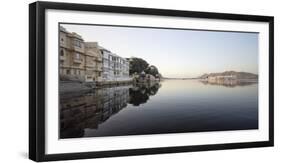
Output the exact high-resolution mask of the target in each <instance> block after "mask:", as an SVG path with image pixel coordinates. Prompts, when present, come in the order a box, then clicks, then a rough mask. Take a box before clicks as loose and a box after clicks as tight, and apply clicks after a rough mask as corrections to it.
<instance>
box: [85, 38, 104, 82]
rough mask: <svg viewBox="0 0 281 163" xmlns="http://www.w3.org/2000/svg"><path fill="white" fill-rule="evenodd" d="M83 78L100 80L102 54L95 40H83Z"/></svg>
mask: <svg viewBox="0 0 281 163" xmlns="http://www.w3.org/2000/svg"><path fill="white" fill-rule="evenodd" d="M85 60H86V61H85V62H86V63H85V80H86V81H101V79H102V64H103V63H102V54H101V51H100V50H99V48H98V43H97V42H85Z"/></svg>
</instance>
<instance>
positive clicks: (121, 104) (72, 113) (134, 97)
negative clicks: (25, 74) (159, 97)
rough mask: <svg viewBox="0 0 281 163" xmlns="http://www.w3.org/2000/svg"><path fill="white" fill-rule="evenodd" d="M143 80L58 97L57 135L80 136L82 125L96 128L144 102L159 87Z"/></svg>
mask: <svg viewBox="0 0 281 163" xmlns="http://www.w3.org/2000/svg"><path fill="white" fill-rule="evenodd" d="M160 86H161V85H160V83H157V82H155V83H146V84H137V85H129V86H118V87H108V88H99V89H95V90H94V91H92V92H89V93H86V94H80V95H79V94H78V95H77V94H76V95H73V96H69V95H68V96H66V95H65V96H61V97H60V108H61V110H60V138H75V137H83V136H84V129H86V128H87V129H98V127H99V124H102V123H104V122H105V121H106V120H107V119H109V118H110V117H111V116H114V115H115V114H116V113H118V112H119V111H120V110H122V109H123V108H125V107H126V106H127V103H129V104H132V105H134V106H139V105H140V104H143V103H146V102H147V101H148V100H149V96H153V95H155V94H156V93H157V91H158V89H159V88H160Z"/></svg>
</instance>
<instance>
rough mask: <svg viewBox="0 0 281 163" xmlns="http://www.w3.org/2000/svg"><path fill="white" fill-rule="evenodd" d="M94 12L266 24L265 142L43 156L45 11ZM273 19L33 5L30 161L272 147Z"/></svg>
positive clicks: (86, 6)
mask: <svg viewBox="0 0 281 163" xmlns="http://www.w3.org/2000/svg"><path fill="white" fill-rule="evenodd" d="M47 9H55V10H69V11H90V12H91V11H94V12H108V13H123V14H140V15H160V16H174V17H192V18H207V19H220V20H240V21H255V22H268V23H269V43H268V44H269V56H268V57H269V97H268V98H269V106H268V108H269V133H268V134H269V140H268V141H259V142H246V143H229V144H214V145H195V146H180V147H178V146H174V147H159V148H158V147H156V148H149V149H133V150H115V151H98V152H91V151H88V152H83V153H58V154H46V153H45V145H46V144H45V134H46V131H45V104H46V101H45V89H46V88H45V80H46V74H45V72H46V71H45V70H46V68H45V63H46V60H45V37H46V36H45V11H46V10H47ZM273 37H274V18H273V17H271V16H257V15H240V14H225V13H211V12H194V11H179V10H166V9H152V8H135V7H120V6H103V5H89V4H72V3H56V2H34V3H32V4H30V5H29V158H30V159H31V160H34V161H55V160H71V159H86V158H100V157H116V156H132V155H147V154H161V153H178V152H190V151H208V150H222V149H236V148H253V147H268V146H273V144H274V115H273V107H274V106H273V105H274V57H273V54H274V51H273V49H274V39H273Z"/></svg>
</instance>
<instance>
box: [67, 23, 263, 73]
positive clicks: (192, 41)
mask: <svg viewBox="0 0 281 163" xmlns="http://www.w3.org/2000/svg"><path fill="white" fill-rule="evenodd" d="M62 26H63V27H65V28H66V30H68V31H69V32H76V33H78V34H79V35H81V36H82V37H83V39H84V40H85V41H89V42H98V43H99V45H100V46H102V47H104V48H106V49H108V50H110V51H112V52H113V53H116V54H117V55H119V56H121V57H124V58H125V57H126V58H127V57H139V58H143V59H144V60H146V61H147V62H148V63H149V64H151V65H155V66H156V67H157V68H158V70H159V72H160V73H161V74H162V75H163V76H164V77H198V76H200V75H202V74H204V73H211V72H223V71H230V70H233V71H245V72H251V73H255V74H257V73H258V33H242V32H218V31H197V30H196V31H195V30H175V29H155V28H136V27H114V26H95V25H70V24H63V25H62Z"/></svg>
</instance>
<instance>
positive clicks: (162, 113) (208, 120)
mask: <svg viewBox="0 0 281 163" xmlns="http://www.w3.org/2000/svg"><path fill="white" fill-rule="evenodd" d="M246 129H258V84H257V83H248V84H241V85H235V84H227V85H223V84H208V83H205V82H204V83H203V82H201V81H198V80H164V81H162V82H160V83H151V84H142V85H137V86H136V85H135V86H133V85H127V86H118V87H108V88H100V89H95V90H93V91H92V92H88V93H83V94H76V95H75V94H73V95H68V96H67V97H64V96H61V97H60V138H78V137H97V136H124V135H144V134H161V133H183V132H203V131H222V130H246Z"/></svg>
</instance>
